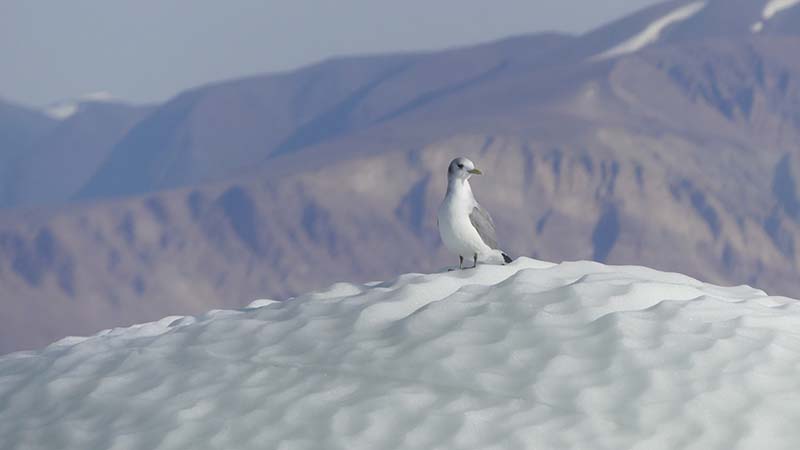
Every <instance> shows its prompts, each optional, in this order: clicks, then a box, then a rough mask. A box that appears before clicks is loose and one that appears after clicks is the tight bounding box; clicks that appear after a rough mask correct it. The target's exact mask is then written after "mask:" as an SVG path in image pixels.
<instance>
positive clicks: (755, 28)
mask: <svg viewBox="0 0 800 450" xmlns="http://www.w3.org/2000/svg"><path fill="white" fill-rule="evenodd" d="M797 4H800V0H770V1H769V2H768V3H767V4H766V5H764V10H763V11H762V13H761V20H759V21H758V22H756V23H754V24H753V25H752V26H751V27H750V30H751V31H752V32H753V33H759V32H760V31H761V30H763V29H764V23H765V22H766V21H768V20H770V19H771V18H773V17H774V16H775V15H776V14H778V13H779V12H781V11H783V10H785V9H789V8H791V7H793V6H795V5H797Z"/></svg>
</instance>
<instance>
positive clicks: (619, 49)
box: [595, 2, 706, 59]
mask: <svg viewBox="0 0 800 450" xmlns="http://www.w3.org/2000/svg"><path fill="white" fill-rule="evenodd" d="M705 6H706V2H694V3H689V4H688V5H684V6H681V7H680V8H678V9H676V10H674V11H672V12H671V13H669V14H667V15H666V16H664V17H661V18H660V19H658V20H656V21H655V22H652V23H651V24H650V25H648V26H647V27H646V28H645V29H644V30H642V32H640V33H639V34H637V35H636V36H634V37H632V38H630V39H628V40H627V41H624V42H622V43H620V44H619V45H617V46H615V47H612V48H611V49H609V50H606V51H605V52H603V53H601V54H599V55H597V56H596V57H595V59H607V58H613V57H616V56H621V55H625V54H627V53H633V52H636V51H639V50H641V49H642V48H644V47H647V46H648V45H650V44H653V43H655V42H657V41H658V39H659V38H660V37H661V32H662V31H664V29H665V28H667V27H668V26H670V25H672V24H674V23H676V22H681V21H684V20H686V19H689V18H690V17H692V16H694V15H695V14H697V13H698V12H700V11H702V9H703V8H705Z"/></svg>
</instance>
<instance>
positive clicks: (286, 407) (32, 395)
mask: <svg viewBox="0 0 800 450" xmlns="http://www.w3.org/2000/svg"><path fill="white" fill-rule="evenodd" d="M799 365H800V306H798V303H797V302H796V301H795V300H792V299H788V298H783V297H769V296H767V295H766V294H765V293H764V292H762V291H759V290H756V289H752V288H749V287H731V288H723V287H718V286H713V285H709V284H705V283H701V282H699V281H697V280H694V279H692V278H689V277H687V276H683V275H679V274H674V273H664V272H658V271H655V270H651V269H647V268H643V267H628V266H626V267H612V266H605V265H602V264H598V263H592V262H572V263H563V264H559V265H553V264H550V263H545V262H540V261H535V260H531V259H526V258H521V259H519V260H518V261H516V262H514V263H513V264H511V265H508V266H488V265H485V266H479V268H478V269H477V270H465V271H454V272H445V273H439V274H428V275H422V274H407V275H403V276H400V277H399V278H397V279H395V280H393V281H389V282H383V283H369V284H365V285H355V284H346V283H339V284H336V285H334V286H332V287H331V288H329V289H328V290H325V291H321V292H316V293H311V294H307V295H303V296H300V297H297V298H294V299H291V300H289V301H285V302H279V303H278V302H272V301H258V302H256V303H254V304H252V305H250V307H248V308H246V309H243V310H241V311H212V312H210V313H207V314H205V315H203V316H199V317H168V318H165V319H163V320H161V321H158V322H153V323H150V324H143V325H139V326H135V327H130V328H124V329H114V330H108V331H105V332H103V333H100V334H98V335H95V336H92V337H88V338H69V339H66V340H62V341H59V342H58V343H56V344H53V345H51V346H49V347H47V348H46V349H44V350H42V351H37V352H21V353H16V354H11V355H7V356H5V357H2V358H0V449H3V450H7V449H26V450H27V449H76V450H78V449H80V450H86V449H125V450H135V449H205V448H208V449H266V448H269V449H368V450H374V449H395V448H407V449H438V448H442V449H514V448H535V449H542V448H592V449H603V448H609V449H611V448H614V449H618V448H638V449H648V450H650V449H672V448H696V449H704V450H705V449H733V448H754V449H765V448H769V449H780V448H786V449H789V448H792V449H795V448H800V427H798V426H797V423H798V422H799V421H800V373H798V368H799V367H800V366H799Z"/></svg>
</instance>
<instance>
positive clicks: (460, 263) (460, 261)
mask: <svg viewBox="0 0 800 450" xmlns="http://www.w3.org/2000/svg"><path fill="white" fill-rule="evenodd" d="M463 268H464V257H463V256H461V255H458V270H461V269H463Z"/></svg>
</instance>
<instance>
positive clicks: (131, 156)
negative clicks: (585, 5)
mask: <svg viewBox="0 0 800 450" xmlns="http://www.w3.org/2000/svg"><path fill="white" fill-rule="evenodd" d="M727 4H728V3H725V2H722V1H708V2H703V3H696V2H667V3H663V4H659V5H655V6H653V7H651V8H647V9H645V10H643V11H641V12H638V13H636V14H633V15H631V16H629V17H627V18H623V19H621V20H619V21H616V22H614V23H611V24H609V25H607V26H604V27H601V28H600V29H598V30H595V31H592V32H590V33H588V34H586V35H583V36H577V37H570V36H561V35H552V34H546V35H533V36H523V37H519V38H513V39H508V40H504V41H500V42H495V43H489V44H485V45H480V46H473V47H465V48H460V49H454V50H446V51H442V52H432V53H426V54H403V55H382V56H381V55H378V56H366V57H357V58H344V59H339V60H334V61H328V62H325V63H322V64H320V65H315V66H312V67H309V68H305V69H300V70H298V71H295V72H290V73H284V74H277V75H268V76H264V77H255V78H248V79H245V80H234V81H230V82H225V83H220V84H215V85H210V86H206V87H202V88H198V89H194V90H192V91H189V92H186V93H184V94H181V95H179V96H178V97H176V98H175V99H173V100H171V101H169V102H167V103H166V104H164V105H161V106H159V107H157V108H156V109H155V110H153V111H152V112H151V113H150V114H149V115H147V116H146V117H145V118H143V119H142V120H141V121H140V122H138V123H137V124H136V125H134V126H132V128H130V131H128V132H127V133H125V134H124V136H123V137H121V138H120V140H119V141H118V142H117V143H116V144H114V145H113V147H111V148H110V150H109V151H108V153H105V154H106V155H107V157H106V159H105V160H104V161H103V162H102V163H99V164H98V166H97V167H98V169H97V171H96V172H95V173H94V174H92V175H91V177H89V178H90V179H89V181H88V182H87V184H86V185H85V186H84V187H83V188H81V189H80V190H79V191H78V194H77V195H76V199H78V200H80V201H79V202H75V203H69V204H66V205H61V206H59V207H56V208H47V209H36V210H24V211H22V210H10V211H7V212H5V213H3V214H0V283H2V285H3V286H4V292H3V294H2V295H0V302H2V304H3V310H4V312H7V313H6V314H5V315H4V317H3V319H0V320H5V321H6V322H7V323H2V325H3V326H0V351H10V350H14V349H20V348H32V347H37V346H41V345H44V344H45V343H47V342H49V341H52V340H54V339H56V338H58V337H60V336H64V335H68V334H89V333H91V332H93V331H95V330H97V329H100V328H103V327H107V326H109V325H110V324H115V325H123V324H130V323H134V322H142V321H147V320H153V319H155V318H157V317H161V316H163V315H169V314H194V313H199V312H200V311H203V310H205V309H209V308H213V307H239V306H242V305H244V304H245V302H246V301H248V299H252V298H254V297H264V296H268V297H272V298H280V299H283V298H288V297H291V296H294V295H297V294H299V293H301V292H303V291H304V290H306V289H308V288H309V287H315V286H316V287H319V286H323V285H325V284H329V283H332V282H335V281H337V280H342V279H351V280H359V281H368V280H374V279H382V278H386V277H389V276H391V275H392V274H396V273H403V272H408V271H432V270H438V269H441V268H442V267H443V266H445V265H447V264H454V263H455V258H454V257H453V256H452V255H449V254H447V252H446V251H445V250H444V249H443V248H442V246H441V244H440V241H439V238H438V234H437V231H436V223H435V219H434V218H435V211H436V208H437V206H438V203H439V202H440V200H441V198H442V195H443V192H444V180H445V174H444V170H445V168H446V166H447V163H448V162H449V160H450V159H452V158H453V157H454V156H457V155H464V156H468V157H470V158H471V159H473V160H474V161H476V162H477V164H478V167H479V168H481V169H482V170H484V172H485V173H486V175H485V176H484V177H482V178H478V177H476V178H474V179H473V189H474V191H475V193H476V196H477V198H478V199H479V201H480V202H481V204H482V205H484V206H485V207H486V208H487V209H488V210H489V211H490V212H491V213H492V215H493V217H494V219H495V222H496V224H497V229H498V236H499V237H500V243H501V245H503V247H504V248H507V249H509V251H510V252H512V253H513V254H514V255H515V256H518V255H531V256H536V257H540V258H546V259H549V260H557V261H561V260H575V259H594V260H597V261H602V262H611V263H618V264H631V263H635V264H645V265H648V266H652V267H655V268H657V269H663V270H677V271H681V272H684V273H688V274H690V275H693V276H697V277H701V278H703V279H706V280H709V281H711V282H714V283H718V284H742V283H747V284H752V285H754V286H757V287H761V288H764V289H768V290H769V292H770V293H771V294H788V295H791V296H796V295H794V293H796V292H797V291H798V288H800V282H798V277H797V272H798V267H799V266H798V265H799V264H800V260H799V258H800V256H799V255H798V248H797V242H798V239H800V206H798V205H800V200H798V199H800V192H798V189H799V188H798V182H797V179H798V176H800V159H799V158H800V153H798V148H800V145H799V144H800V83H799V82H798V80H800V62H798V60H797V58H796V51H795V49H796V48H797V46H798V45H800V36H798V35H797V34H796V33H793V31H792V30H796V29H798V28H793V27H791V26H790V25H791V24H792V23H794V24H796V25H797V26H800V18H797V10H798V9H799V8H800V6H797V5H794V6H792V5H790V6H789V7H787V8H784V9H782V10H778V11H777V12H776V11H775V8H776V7H775V6H770V5H775V3H772V2H769V3H768V2H760V1H751V2H747V3H742V7H741V8H726V7H725V5H727ZM779 6H780V5H779ZM784 6H785V5H784ZM765 11H767V12H770V14H766V13H765ZM758 21H762V22H763V25H762V26H761V28H760V31H757V32H756V31H754V30H753V28H752V26H751V25H752V24H753V23H756V22H758ZM703 23H706V24H709V26H708V27H707V29H704V28H703V27H702V26H701V25H702V24H703ZM712 24H715V25H713V26H711V25H712ZM736 24H739V25H736ZM734 25H735V26H734ZM623 50H624V51H623ZM220 299H224V300H220ZM221 302H223V303H222V304H221Z"/></svg>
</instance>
